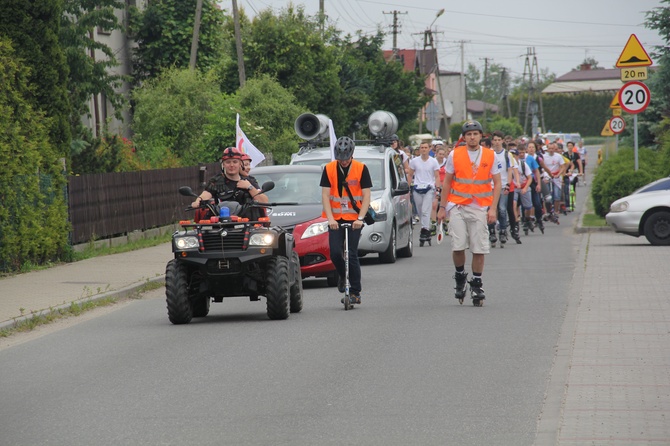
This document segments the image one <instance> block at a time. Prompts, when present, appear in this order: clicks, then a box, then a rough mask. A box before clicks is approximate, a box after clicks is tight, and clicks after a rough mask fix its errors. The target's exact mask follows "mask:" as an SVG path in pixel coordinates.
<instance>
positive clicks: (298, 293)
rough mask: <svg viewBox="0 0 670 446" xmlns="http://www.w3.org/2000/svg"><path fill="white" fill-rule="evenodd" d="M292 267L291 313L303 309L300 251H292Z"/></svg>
mask: <svg viewBox="0 0 670 446" xmlns="http://www.w3.org/2000/svg"><path fill="white" fill-rule="evenodd" d="M291 268H293V278H294V280H293V284H291V304H290V310H291V313H300V311H301V310H302V276H301V275H300V257H298V253H297V252H295V251H293V252H292V253H291Z"/></svg>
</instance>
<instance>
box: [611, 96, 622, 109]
mask: <svg viewBox="0 0 670 446" xmlns="http://www.w3.org/2000/svg"><path fill="white" fill-rule="evenodd" d="M610 108H613V109H617V108H618V109H621V104H619V93H617V94H615V95H614V98H613V99H612V102H610Z"/></svg>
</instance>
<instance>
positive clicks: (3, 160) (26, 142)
mask: <svg viewBox="0 0 670 446" xmlns="http://www.w3.org/2000/svg"><path fill="white" fill-rule="evenodd" d="M31 78H32V76H31V75H30V69H29V68H28V66H27V64H26V63H25V61H23V60H21V59H19V58H17V57H16V54H15V53H14V51H13V49H12V45H11V43H10V42H9V40H8V39H5V38H0V202H2V206H0V270H2V271H15V270H19V269H20V268H21V267H22V266H23V265H24V264H26V263H33V264H42V263H44V262H47V261H50V260H55V259H58V258H62V257H63V255H64V254H65V253H66V252H67V250H68V247H67V235H68V223H67V206H66V204H65V198H64V193H63V192H64V186H65V178H64V176H63V174H62V172H61V170H62V167H61V164H60V163H59V162H58V156H57V155H56V151H55V150H54V148H53V147H52V145H51V142H50V140H49V135H48V128H47V126H46V125H45V122H48V121H47V120H45V119H44V113H43V112H41V111H39V110H35V109H34V108H33V107H32V106H31V105H30V99H32V98H33V96H34V93H35V92H34V88H32V87H30V86H29V85H30V79H31Z"/></svg>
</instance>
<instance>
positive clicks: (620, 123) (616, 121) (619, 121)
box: [610, 116, 626, 135]
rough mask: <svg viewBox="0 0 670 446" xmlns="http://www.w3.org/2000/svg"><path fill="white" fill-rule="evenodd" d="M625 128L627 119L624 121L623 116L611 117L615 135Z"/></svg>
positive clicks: (611, 128)
mask: <svg viewBox="0 0 670 446" xmlns="http://www.w3.org/2000/svg"><path fill="white" fill-rule="evenodd" d="M625 128H626V121H624V120H623V118H622V117H621V116H613V117H612V118H611V119H610V130H612V133H614V134H615V135H618V134H619V133H621V132H623V131H624V129H625Z"/></svg>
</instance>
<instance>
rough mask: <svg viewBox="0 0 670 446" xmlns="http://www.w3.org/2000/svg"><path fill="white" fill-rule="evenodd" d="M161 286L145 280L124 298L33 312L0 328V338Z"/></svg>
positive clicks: (132, 297) (131, 297)
mask: <svg viewBox="0 0 670 446" xmlns="http://www.w3.org/2000/svg"><path fill="white" fill-rule="evenodd" d="M163 286H164V284H163V282H147V283H145V284H143V285H142V286H140V287H139V288H138V289H137V290H136V291H135V292H134V293H133V294H132V295H130V296H126V297H124V298H116V297H105V298H101V299H91V300H85V301H82V302H72V303H71V304H70V306H68V307H63V308H52V309H50V310H49V311H48V312H45V313H42V314H33V315H32V317H29V318H26V319H21V320H17V321H16V322H15V323H14V326H13V327H9V328H3V329H2V330H0V338H6V337H9V336H11V335H13V334H15V333H21V332H28V331H32V330H34V329H35V328H37V327H39V326H41V325H47V324H50V323H52V322H54V321H57V320H59V319H65V318H68V317H72V316H79V315H80V314H82V313H85V312H87V311H91V310H94V309H96V308H100V307H108V306H111V305H114V304H115V303H117V302H120V301H121V300H124V299H140V298H141V297H142V294H143V293H146V292H147V291H151V290H155V289H158V288H162V287H163Z"/></svg>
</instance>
